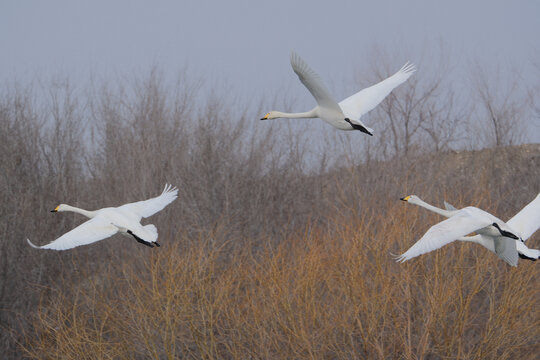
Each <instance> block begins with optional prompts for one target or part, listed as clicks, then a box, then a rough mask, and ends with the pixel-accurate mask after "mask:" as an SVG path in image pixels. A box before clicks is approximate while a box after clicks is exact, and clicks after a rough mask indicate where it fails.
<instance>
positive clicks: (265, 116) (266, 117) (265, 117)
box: [261, 113, 270, 120]
mask: <svg viewBox="0 0 540 360" xmlns="http://www.w3.org/2000/svg"><path fill="white" fill-rule="evenodd" d="M268 116H270V113H268V114H266V115H264V117H263V118H262V119H261V120H266V119H268Z"/></svg>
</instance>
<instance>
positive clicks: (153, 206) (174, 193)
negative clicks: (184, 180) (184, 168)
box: [118, 184, 178, 218]
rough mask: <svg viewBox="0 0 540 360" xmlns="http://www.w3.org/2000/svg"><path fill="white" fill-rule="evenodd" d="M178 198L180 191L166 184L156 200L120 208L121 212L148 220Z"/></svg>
mask: <svg viewBox="0 0 540 360" xmlns="http://www.w3.org/2000/svg"><path fill="white" fill-rule="evenodd" d="M177 197H178V189H177V188H175V187H173V186H172V185H169V184H166V185H165V188H164V189H163V192H162V193H161V195H159V196H156V197H154V198H151V199H148V200H143V201H137V202H134V203H129V204H125V205H122V206H120V207H118V209H120V210H126V211H129V212H132V213H135V214H137V215H138V216H139V217H143V218H147V217H149V216H152V215H154V214H155V213H157V212H158V211H161V210H163V209H164V208H165V206H167V205H169V204H170V203H172V202H173V201H174V200H176V198H177Z"/></svg>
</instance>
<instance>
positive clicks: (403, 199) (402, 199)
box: [399, 197, 407, 201]
mask: <svg viewBox="0 0 540 360" xmlns="http://www.w3.org/2000/svg"><path fill="white" fill-rule="evenodd" d="M399 200H401V201H407V200H405V198H404V197H402V198H399Z"/></svg>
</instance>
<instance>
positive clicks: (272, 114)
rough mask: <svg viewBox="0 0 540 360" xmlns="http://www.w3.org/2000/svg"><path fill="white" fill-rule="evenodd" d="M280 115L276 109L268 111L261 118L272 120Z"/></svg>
mask: <svg viewBox="0 0 540 360" xmlns="http://www.w3.org/2000/svg"><path fill="white" fill-rule="evenodd" d="M279 117H281V115H280V114H279V113H278V112H277V111H270V112H269V113H268V114H266V115H264V116H263V117H262V118H261V120H272V119H277V118H279Z"/></svg>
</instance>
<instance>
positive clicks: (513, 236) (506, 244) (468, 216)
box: [397, 195, 532, 266]
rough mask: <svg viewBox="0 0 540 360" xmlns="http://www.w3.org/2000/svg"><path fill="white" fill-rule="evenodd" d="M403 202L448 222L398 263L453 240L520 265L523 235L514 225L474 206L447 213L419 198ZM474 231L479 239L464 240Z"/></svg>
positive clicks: (436, 226) (400, 258)
mask: <svg viewBox="0 0 540 360" xmlns="http://www.w3.org/2000/svg"><path fill="white" fill-rule="evenodd" d="M400 200H403V201H407V202H409V203H411V204H415V205H419V206H422V207H424V208H426V209H428V210H430V211H433V212H435V213H437V214H440V215H442V216H445V217H447V218H448V219H446V220H444V221H442V222H440V223H438V224H436V225H433V226H432V227H431V228H430V229H429V230H428V231H427V232H426V233H425V234H424V236H422V238H421V239H420V240H418V241H417V242H416V243H415V244H414V245H413V246H411V248H409V250H407V251H406V252H404V253H403V254H402V255H400V256H398V257H397V261H399V262H404V261H407V260H410V259H412V258H414V257H417V256H419V255H422V254H425V253H428V252H430V251H433V250H436V249H439V248H441V247H442V246H444V245H446V244H449V243H451V242H452V241H455V240H462V241H471V242H475V243H477V244H480V245H482V246H484V247H486V248H487V249H489V250H490V251H493V252H494V253H496V254H497V255H498V256H499V257H500V258H501V259H503V260H504V261H506V262H507V263H508V264H510V265H512V266H517V262H518V256H519V255H518V251H517V246H516V243H517V242H516V241H515V240H519V242H521V239H520V235H521V232H519V231H517V230H516V229H514V228H513V227H511V226H510V224H507V223H504V222H503V221H501V220H500V219H498V218H497V217H495V216H493V215H491V214H490V213H488V212H486V211H484V210H481V209H478V208H476V207H473V206H468V207H466V208H463V209H460V210H443V209H440V208H438V207H435V206H432V205H430V204H427V203H426V202H424V201H422V200H421V199H420V198H419V197H418V196H416V195H410V196H406V197H404V198H401V199H400ZM472 232H477V233H478V234H479V236H472V237H464V236H465V235H467V234H469V233H472ZM531 234H532V232H531ZM529 236H530V234H529Z"/></svg>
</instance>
